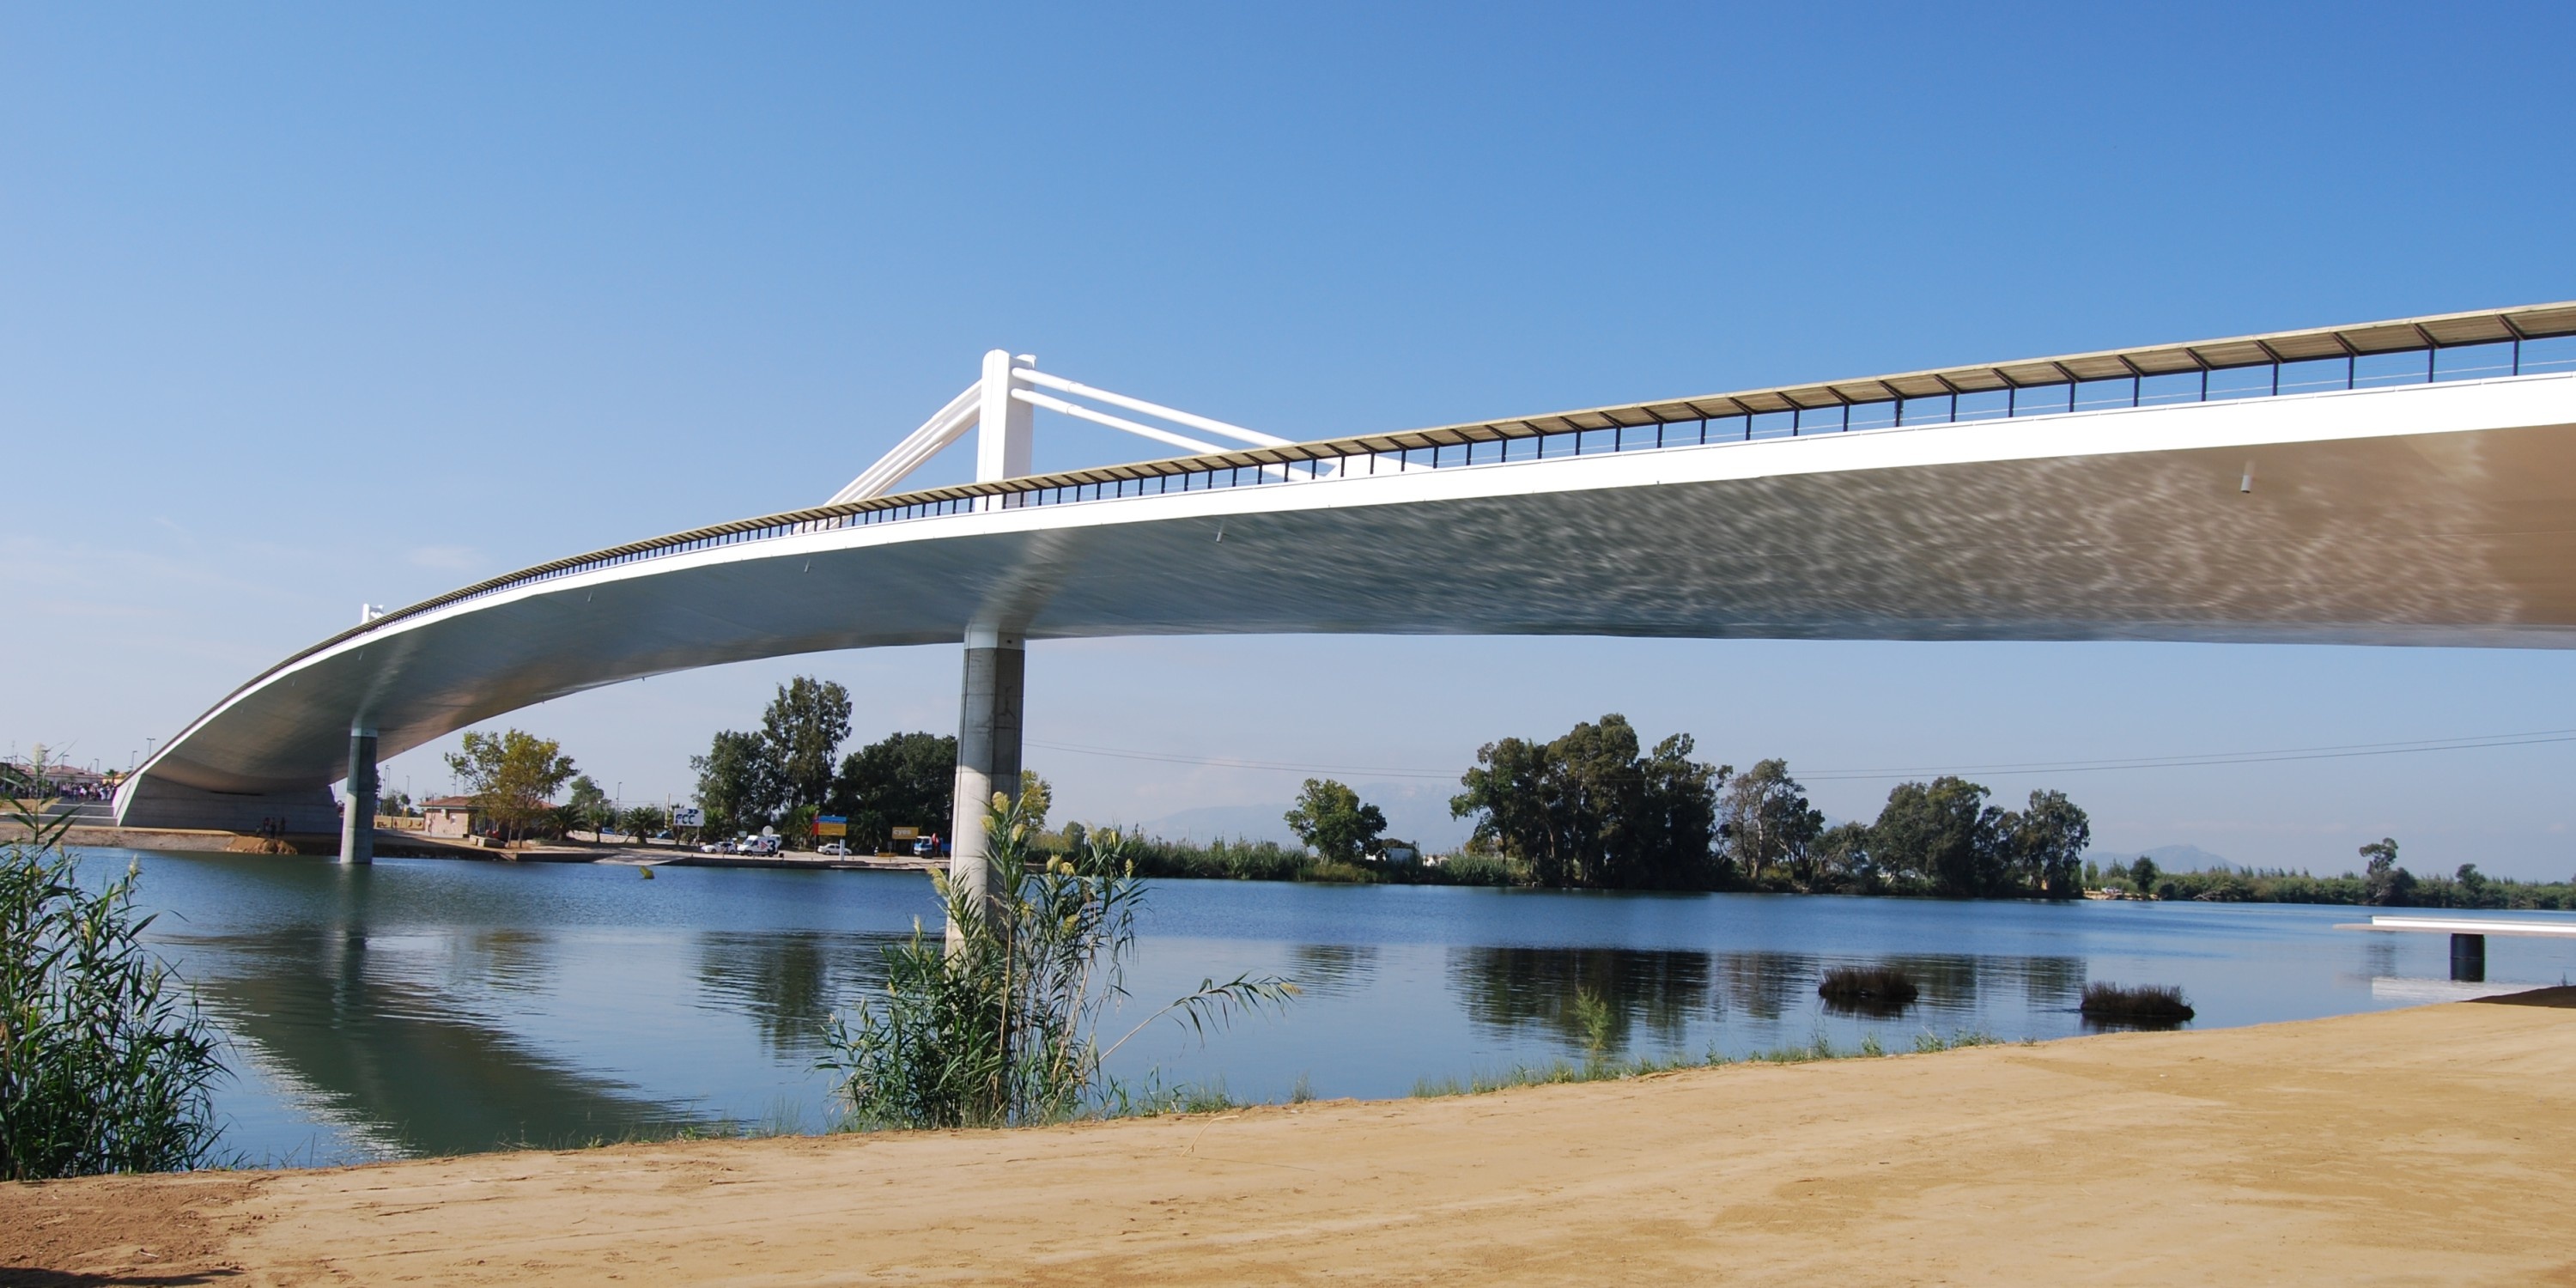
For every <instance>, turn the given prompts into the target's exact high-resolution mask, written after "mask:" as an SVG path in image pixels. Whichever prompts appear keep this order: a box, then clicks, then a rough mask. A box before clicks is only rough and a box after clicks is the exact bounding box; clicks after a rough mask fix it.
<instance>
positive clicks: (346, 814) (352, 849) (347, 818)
mask: <svg viewBox="0 0 2576 1288" xmlns="http://www.w3.org/2000/svg"><path fill="white" fill-rule="evenodd" d="M340 809H341V813H340V861H341V862H342V863H373V862H375V861H376V731H375V730H373V729H364V728H358V729H351V730H350V731H349V790H348V792H347V793H346V799H345V800H344V801H343V802H342V803H341V807H340Z"/></svg>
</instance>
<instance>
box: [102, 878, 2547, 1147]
mask: <svg viewBox="0 0 2576 1288" xmlns="http://www.w3.org/2000/svg"><path fill="white" fill-rule="evenodd" d="M129 857H134V858H140V859H141V861H142V862H143V864H144V880H143V887H142V897H143V902H144V903H146V904H147V905H148V906H150V907H153V908H156V909H159V910H162V911H163V913H164V916H163V917H162V920H161V921H160V922H159V923H158V924H156V925H155V927H154V935H155V938H156V939H157V941H158V943H159V945H160V947H161V948H162V950H163V951H164V952H166V953H167V954H168V955H169V956H170V957H171V958H172V960H173V961H174V962H176V963H177V964H178V966H179V967H180V969H181V970H182V972H183V973H184V974H186V975H187V977H188V978H189V979H191V980H193V981H195V983H196V984H197V985H198V987H199V989H200V992H201V995H202V997H203V999H204V1002H205V1004H206V1007H207V1009H208V1010H209V1011H210V1012H211V1013H212V1015H213V1016H214V1018H215V1019H216V1020H217V1021H218V1022H219V1023H220V1024H221V1025H222V1027H223V1029H224V1030H225V1032H226V1033H227V1034H228V1035H229V1036H230V1038H231V1040H232V1044H233V1051H232V1064H233V1065H234V1067H235V1070H236V1072H237V1074H238V1076H237V1077H235V1078H234V1079H233V1080H231V1081H230V1082H229V1083H228V1084H227V1085H226V1086H225V1087H224V1089H223V1092H222V1094H221V1096H220V1098H219V1100H220V1107H221V1110H222V1112H223V1113H224V1114H225V1116H226V1118H227V1120H228V1123H229V1126H228V1129H227V1134H226V1138H225V1139H226V1144H227V1145H228V1146H229V1147H231V1148H232V1149H234V1150H236V1151H238V1152H239V1153H240V1154H242V1155H243V1156H245V1157H246V1158H248V1159H250V1160H252V1161H259V1162H269V1163H329V1162H340V1161H347V1160H352V1159H364V1158H382V1157H398V1156H406V1155H416V1154H426V1153H452V1152H459V1151H470V1150H479V1149H490V1148H495V1147H499V1146H504V1145H510V1144H517V1143H522V1142H529V1143H536V1144H557V1143H571V1142H578V1141H582V1140H588V1139H593V1138H598V1137H611V1138H613V1137H619V1136H624V1135H627V1134H630V1133H634V1132H649V1131H660V1130H667V1129H671V1128H675V1127H680V1126H686V1125H692V1124H694V1125H702V1126H710V1127H717V1126H723V1125H728V1124H730V1125H760V1124H766V1125H772V1126H780V1127H791V1128H805V1129H813V1128H819V1127H820V1126H822V1125H823V1124H824V1123H825V1122H826V1121H827V1119H828V1113H829V1093H830V1089H831V1088H830V1081H829V1078H828V1076H827V1075H824V1074H819V1073H816V1072H814V1070H813V1062H814V1059H815V1057H816V1055H817V1045H816V1032H817V1029H818V1027H819V1026H820V1025H821V1023H822V1022H823V1021H824V1020H825V1019H826V1018H827V1017H828V1016H829V1015H830V1014H831V1013H832V1012H833V1011H834V1010H835V1009H836V1008H840V1007H844V1006H846V1005H848V1003H849V1001H850V999H852V998H853V997H854V996H855V995H856V994H857V993H858V991H859V990H861V989H863V988H865V987H867V986H868V985H869V984H870V983H871V982H872V981H874V980H875V979H877V978H878V976H879V965H878V962H879V949H880V948H881V946H883V945H884V944H887V943H890V942H894V941H896V940H898V939H900V938H902V937H903V936H905V935H908V934H909V933H910V931H911V929H912V926H913V922H914V920H915V919H916V918H919V919H921V920H923V921H925V922H928V923H930V924H931V925H932V926H933V929H934V931H935V929H936V919H937V916H938V908H937V905H936V903H935V902H934V901H933V899H932V897H931V893H930V887H929V883H928V882H927V881H926V880H925V879H923V878H922V877H919V876H916V875H912V874H895V873H867V872H776V871H765V870H757V869H728V868H667V867H666V868H662V869H659V875H658V876H657V877H656V879H654V880H651V881H646V880H643V879H641V878H640V877H639V876H638V875H637V873H636V871H635V870H634V869H632V868H624V867H598V866H591V865H573V864H567V865H555V864H528V865H517V864H498V863H471V862H457V861H446V860H385V861H380V862H378V863H377V864H376V865H375V866H374V867H373V868H356V869H344V868H341V867H339V866H338V865H337V864H334V863H332V862H330V861H328V860H316V859H296V858H275V857H260V856H249V855H218V854H142V855H133V854H130V853H128V852H123V851H93V852H91V856H90V858H89V860H88V864H89V867H90V870H91V871H92V872H93V873H95V874H99V875H104V874H106V873H107V871H108V870H109V869H110V868H111V867H114V868H122V866H123V865H124V862H125V860H126V859H127V858H129ZM2354 918H2355V911H2354V910H2352V909H2337V908H2307V907H2281V906H2267V905H2210V904H2137V903H2083V904H2074V905H2061V906H2043V905H2033V904H2020V903H1941V902H1929V901H1919V900H1894V899H1840V898H1794V897H1782V896H1762V895H1604V894H1562V893H1538V892H1531V891H1495V890H1461V889H1440V888H1427V887H1383V886H1381V887H1331V886H1297V885H1285V884H1274V883H1250V882H1245V883H1238V882H1213V881H1169V882H1157V883H1155V888H1154V891H1153V895H1152V900H1151V904H1150V907H1149V909H1148V911H1147V913H1146V916H1145V918H1144V937H1143V942H1142V959H1141V961H1140V962H1139V964H1138V966H1137V967H1136V968H1135V969H1134V970H1133V971H1131V972H1130V975H1129V983H1130V988H1131V991H1132V993H1133V994H1134V997H1135V1004H1132V1005H1131V1006H1130V1008H1129V1009H1130V1013H1131V1014H1132V1015H1137V1016H1141V1015H1142V1014H1143V1013H1144V1012H1145V1011H1147V1010H1150V1009H1151V1005H1155V1004H1159V1003H1160V1002H1162V1001H1166V1000H1169V999H1170V998H1172V997H1174V996H1177V995H1179V994H1181V993H1183V992H1186V991H1187V990H1189V989H1190V988H1193V987H1195V986H1197V984H1198V983H1199V982H1200V981H1201V980H1202V979H1204V978H1207V977H1210V976H1213V977H1216V978H1220V979H1223V978H1230V977H1232V976H1233V975H1235V974H1236V973H1238V972H1245V971H1249V972H1253V973H1256V974H1271V973H1275V974H1280V975H1285V976H1288V977H1290V978H1292V979H1294V980H1295V981H1297V982H1298V984H1300V985H1301V986H1302V987H1303V988H1304V990H1305V993H1304V996H1303V997H1302V998H1300V999H1299V1000H1298V1001H1297V1002H1296V1004H1295V1005H1294V1006H1293V1007H1292V1008H1291V1009H1290V1010H1289V1011H1288V1012H1287V1013H1286V1014H1285V1015H1274V1016H1268V1017H1261V1018H1255V1019H1252V1020H1249V1021H1244V1022H1239V1023H1237V1024H1236V1025H1235V1026H1234V1027H1232V1028H1231V1029H1229V1030H1226V1031H1224V1032H1222V1033H1219V1034H1217V1035H1216V1036H1214V1037H1213V1038H1211V1039H1210V1040H1209V1041H1208V1042H1206V1043H1205V1044H1204V1045H1201V1044H1200V1043H1199V1042H1197V1041H1196V1040H1194V1039H1192V1038H1191V1037H1190V1036H1189V1035H1188V1034H1187V1033H1186V1032H1185V1031H1183V1030H1181V1029H1178V1028H1176V1027H1172V1026H1169V1025H1165V1026H1162V1027H1159V1028H1155V1029H1151V1030H1148V1031H1147V1032H1146V1033H1145V1034H1144V1035H1143V1036H1140V1037H1138V1038H1137V1039H1136V1040H1135V1041H1134V1042H1131V1043H1130V1044H1128V1046H1127V1047H1126V1048H1125V1049H1124V1050H1122V1051H1120V1052H1119V1053H1118V1056H1117V1059H1116V1060H1115V1061H1114V1068H1115V1071H1116V1072H1118V1073H1119V1074H1120V1075H1121V1076H1124V1077H1127V1078H1130V1079H1143V1078H1145V1077H1148V1076H1159V1077H1160V1078H1161V1079H1162V1080H1163V1081H1164V1082H1166V1083H1202V1084H1205V1083H1217V1082H1222V1084H1223V1085H1224V1087H1225V1088H1226V1090H1227V1091H1228V1092H1229V1093H1230V1094H1232V1095H1233V1096H1235V1097H1236V1098H1237V1099H1244V1100H1268V1099H1279V1098H1284V1097H1285V1096H1286V1095H1287V1094H1288V1092H1289V1090H1290V1088H1291V1087H1292V1086H1293V1085H1294V1084H1295V1083H1296V1082H1297V1080H1298V1079H1299V1078H1301V1077H1302V1078H1304V1079H1305V1080H1306V1082H1307V1083H1308V1084H1309V1085H1310V1086H1311V1088H1312V1089H1313V1090H1314V1091H1315V1093H1316V1094H1318V1095H1321V1096H1328V1097H1329V1096H1362V1097H1383V1096H1401V1095H1404V1094H1406V1093H1407V1092H1409V1091H1410V1090H1412V1089H1413V1087H1414V1085H1415V1083H1416V1082H1418V1081H1420V1080H1424V1079H1442V1078H1452V1077H1464V1076H1466V1075H1469V1074H1472V1073H1475V1072H1477V1071H1480V1070H1501V1069H1506V1068H1509V1067H1511V1066H1513V1065H1517V1064H1544V1063H1547V1062H1549V1061H1553V1060H1557V1059H1576V1060H1579V1059H1581V1058H1582V1057H1583V1055H1584V1054H1585V1051H1586V1049H1587V1046H1588V1043H1589V1042H1590V1041H1591V1040H1592V1037H1593V1030H1592V1029H1591V1028H1589V1027H1588V1026H1587V1025H1586V1023H1585V1022H1584V1019H1583V1017H1582V1014H1581V1008H1578V1005H1577V1002H1578V999H1580V998H1584V997H1587V996H1588V997H1593V998H1598V999H1600V1000H1601V1001H1602V1002H1604V1003H1606V1004H1607V1006H1608V1010H1609V1015H1610V1025H1609V1031H1608V1038H1609V1043H1610V1045H1611V1046H1612V1047H1613V1048H1614V1049H1615V1050H1616V1051H1618V1052H1620V1053H1625V1054H1667V1053H1679V1054H1689V1055H1702V1054H1705V1053H1706V1052H1708V1051H1710V1050H1711V1049H1716V1050H1721V1051H1724V1052H1727V1053H1729V1054H1732V1055H1743V1054H1747V1053H1752V1052H1760V1051H1766V1050H1771V1049H1773V1048H1776V1047H1780V1046H1785V1045H1804V1044H1806V1043H1808V1042H1810V1041H1812V1040H1813V1039H1814V1038H1816V1037H1817V1036H1819V1035H1822V1036H1823V1037H1825V1038H1826V1039H1827V1040H1829V1041H1831V1042H1833V1043H1834V1044H1835V1045H1837V1046H1840V1047H1844V1048H1850V1047H1854V1046H1857V1045H1858V1044H1859V1043H1860V1041H1861V1040H1862V1039H1863V1037H1864V1036H1865V1035H1869V1034H1873V1033H1874V1034H1876V1035H1877V1036H1878V1037H1879V1040H1880V1041H1881V1042H1882V1043H1883V1044H1885V1045H1886V1046H1888V1047H1891V1048H1903V1047H1905V1046H1907V1045H1908V1044H1910V1043H1911V1042H1912V1040H1913V1038H1914V1036H1915V1035H1916V1034H1918V1033H1921V1032H1925V1031H1931V1032H1934V1033H1939V1034H1943V1035H1948V1034H1952V1033H1955V1032H1958V1031H1961V1030H1980V1031H1984V1032H1987V1033H1991V1034H1993V1035H1995V1036H1997V1037H2002V1038H2007V1039H2015V1038H2025V1037H2030V1038H2053V1037H2063V1036H2067V1035H2070V1034H2075V1033H2080V1032H2083V1031H2084V1023H2083V1021H2082V1019H2081V1018H2080V1017H2079V1016H2077V1015H2076V1013H2075V1004H2076V999H2077V997H2078V996H2079V995H2080V994H2081V993H2082V991H2083V988H2084V985H2085V983H2086V981H2088V980H2113V981H2118V982H2121V983H2155V984H2179V985H2181V986H2182V987H2183V988H2184V990H2185V991H2186V992H2187V993H2188V994H2189V995H2190V998H2191V1001H2192V1002H2193V1004H2194V1005H2195V1006H2197V1007H2198V1008H2199V1010H2200V1018H2199V1020H2198V1021H2197V1022H2196V1024H2197V1026H2199V1027H2210V1026H2220V1025H2236V1024H2254V1023H2261V1022H2264V1021H2269V1020H2287V1019H2304V1018H2310V1017H2315V1016H2323V1015H2335V1014H2342V1013H2347V1012H2353V1011H2363V1010H2371V1009H2374V1008H2379V1007H2388V1006H2403V1005H2412V1004H2415V1003H2419V1002H2425V1001H2436V1000H2443V999H2446V998H2449V997H2454V996H2460V995H2463V989H2462V987H2461V986H2455V985H2452V984H2450V983H2449V982H2447V980H2446V979H2445V976H2446V974H2447V971H2448V962H2449V958H2448V952H2449V945H2448V943H2447V941H2446V940H2445V939H2444V938H2443V937H2441V936H2438V935H2366V934H2359V933H2355V932H2351V931H2337V930H2334V929H2333V928H2332V927H2333V925H2334V924H2335V923H2336V922H2338V921H2350V920H2353V919H2354ZM1872 962H1892V963H1895V964H1898V965H1901V966H1903V967H1904V968H1905V969H1907V970H1908V971H1909V972H1910V973H1912V974H1913V975H1914V976H1915V978H1916V979H1917V980H1919V981H1921V982H1922V983H1923V986H1924V987H1923V998H1922V1000H1921V1001H1920V1002H1919V1003H1917V1004H1916V1005H1914V1006H1912V1007H1909V1008H1907V1009H1906V1010H1905V1011H1904V1012H1903V1013H1902V1014H1899V1015H1894V1016H1864V1015H1852V1014H1847V1013H1838V1012H1835V1011H1832V1010H1829V1009H1827V1008H1826V1007H1825V1006H1824V1005H1823V1003H1822V1002H1820V1001H1819V1000H1818V998H1817V997H1816V992H1815V989H1816V981H1817V978H1818V976H1819V975H1820V974H1821V973H1822V972H1823V970H1824V969H1825V968H1826V967H1828V966H1832V965H1839V964H1846V963H1872ZM2571 973H2576V943H2570V942H2568V941H2564V940H2547V939H2495V940H2491V941H2490V943H2489V947H2488V977H2489V979H2490V980H2491V981H2494V982H2496V983H2497V984H2522V985H2538V984H2556V983H2559V982H2562V981H2563V980H2565V979H2567V978H2568V977H2569V976H2570V974H2571ZM2496 991H2500V990H2496ZM1595 1014H1596V1015H1597V1014H1598V1011H1597V1008H1595Z"/></svg>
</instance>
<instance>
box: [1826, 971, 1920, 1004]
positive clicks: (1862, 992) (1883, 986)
mask: <svg viewBox="0 0 2576 1288" xmlns="http://www.w3.org/2000/svg"><path fill="white" fill-rule="evenodd" d="M1816 995H1817V996H1818V997H1821V998H1823V999H1825V1001H1826V1002H1827V1003H1829V1004H1832V1005H1834V1006H1837V1007H1841V1008H1845V1009H1849V1010H1856V1011H1872V1012H1882V1013H1886V1014H1891V1015H1892V1014H1894V1013H1896V1012H1898V1011H1901V1010H1904V1009H1905V1008H1906V1007H1908V1006H1911V1005H1913V1003H1914V999H1915V998H1916V997H1918V996H1920V991H1919V990H1918V989H1916V988H1915V986H1914V978H1913V977H1912V976H1910V975H1907V974H1906V973H1905V972H1904V971H1901V970H1898V969H1896V968H1895V967H1893V966H1835V967H1832V968H1830V969H1828V970H1827V971H1826V972H1825V979H1824V982H1823V983H1821V984H1818V985H1817V986H1816Z"/></svg>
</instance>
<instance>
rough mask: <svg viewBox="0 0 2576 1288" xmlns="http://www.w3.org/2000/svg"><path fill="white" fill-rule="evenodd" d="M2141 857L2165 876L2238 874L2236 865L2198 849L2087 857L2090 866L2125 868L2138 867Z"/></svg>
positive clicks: (2105, 852)
mask: <svg viewBox="0 0 2576 1288" xmlns="http://www.w3.org/2000/svg"><path fill="white" fill-rule="evenodd" d="M2141 854H2143V855H2145V856H2147V858H2148V859H2149V860H2151V861H2153V862H2154V863H2155V865H2156V867H2157V869H2158V870H2160V871H2164V872H2233V871H2235V870H2236V865H2235V864H2233V863H2230V862H2228V861H2227V860H2226V858H2224V857H2223V856H2220V855H2216V854H2212V853H2210V852H2209V851H2207V850H2204V849H2202V848H2200V847H2199V846H2197V845H2159V846H2156V847H2154V848H2152V849H2145V850H2100V849H2095V850H2086V851H2085V852H2084V857H2085V859H2086V860H2087V861H2088V862H2092V863H2099V864H2101V865H2103V866H2104V867H2109V866H2110V865H2112V864H2114V863H2117V864H2121V865H2123V866H2125V865H2127V864H2131V863H2135V862H2137V860H2138V856H2139V855H2141Z"/></svg>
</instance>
